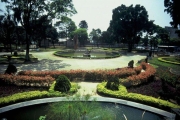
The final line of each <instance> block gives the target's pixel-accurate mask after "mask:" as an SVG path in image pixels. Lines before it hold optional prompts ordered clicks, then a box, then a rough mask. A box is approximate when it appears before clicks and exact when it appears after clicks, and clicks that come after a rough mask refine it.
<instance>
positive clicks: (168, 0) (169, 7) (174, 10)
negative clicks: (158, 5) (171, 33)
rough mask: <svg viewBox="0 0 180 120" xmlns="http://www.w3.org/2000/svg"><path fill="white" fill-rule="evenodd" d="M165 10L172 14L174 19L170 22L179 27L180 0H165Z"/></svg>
mask: <svg viewBox="0 0 180 120" xmlns="http://www.w3.org/2000/svg"><path fill="white" fill-rule="evenodd" d="M164 6H165V8H166V9H165V10H164V11H165V12H167V13H168V14H170V16H171V18H172V21H171V22H170V24H171V25H172V26H173V27H174V28H178V26H180V13H179V11H180V7H179V0H164Z"/></svg>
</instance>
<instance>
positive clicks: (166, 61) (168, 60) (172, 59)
mask: <svg viewBox="0 0 180 120" xmlns="http://www.w3.org/2000/svg"><path fill="white" fill-rule="evenodd" d="M158 60H159V61H162V62H165V63H171V64H176V65H180V61H177V60H176V59H175V58H174V57H173V58H172V57H159V58H158Z"/></svg>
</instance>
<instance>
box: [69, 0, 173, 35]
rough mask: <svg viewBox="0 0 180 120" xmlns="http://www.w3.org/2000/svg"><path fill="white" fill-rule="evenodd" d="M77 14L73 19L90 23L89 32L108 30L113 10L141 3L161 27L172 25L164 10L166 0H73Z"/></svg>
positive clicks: (76, 21) (151, 18)
mask: <svg viewBox="0 0 180 120" xmlns="http://www.w3.org/2000/svg"><path fill="white" fill-rule="evenodd" d="M73 4H74V7H75V8H76V10H77V12H78V13H77V14H75V15H73V16H72V17H71V19H72V20H73V21H75V23H76V25H77V26H78V25H79V23H80V21H81V20H85V21H86V22H87V23H88V32H91V30H92V29H93V28H94V29H97V28H100V29H101V31H106V30H107V28H108V27H109V23H110V20H111V19H112V10H113V9H115V8H117V7H118V6H121V4H124V5H126V6H130V5H131V4H133V5H134V6H135V5H136V4H140V5H141V6H144V7H145V8H146V10H147V11H148V15H149V20H155V22H154V23H155V24H157V25H160V26H161V27H165V26H170V24H169V22H170V21H171V18H170V15H169V14H167V13H165V12H164V9H165V7H164V0H73Z"/></svg>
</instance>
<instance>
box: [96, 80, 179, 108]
mask: <svg viewBox="0 0 180 120" xmlns="http://www.w3.org/2000/svg"><path fill="white" fill-rule="evenodd" d="M105 86H106V82H102V83H101V84H98V86H97V92H98V93H99V94H101V95H103V96H107V97H113V98H120V99H124V100H129V101H134V102H138V103H142V104H146V105H150V106H153V107H156V108H160V109H163V110H167V111H170V110H171V108H180V106H178V105H175V104H173V103H171V102H168V101H165V100H162V99H159V98H154V97H151V96H146V95H142V94H137V93H128V91H127V89H126V87H125V86H123V85H120V86H119V90H118V91H112V90H109V89H107V88H106V87H105Z"/></svg>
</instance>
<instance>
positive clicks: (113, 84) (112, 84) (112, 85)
mask: <svg viewBox="0 0 180 120" xmlns="http://www.w3.org/2000/svg"><path fill="white" fill-rule="evenodd" d="M119 83H120V82H119V78H118V77H111V79H108V81H107V84H106V88H107V89H110V90H119Z"/></svg>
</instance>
